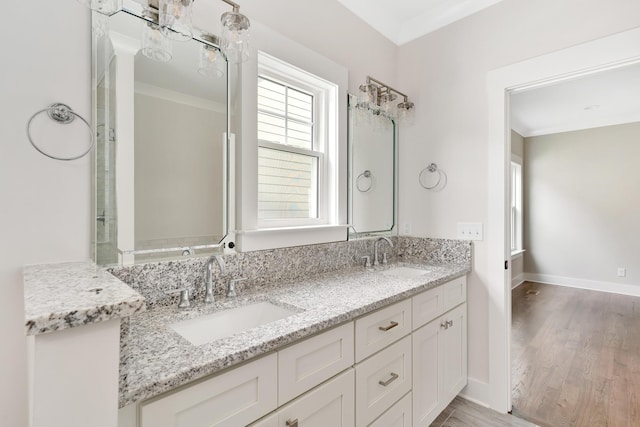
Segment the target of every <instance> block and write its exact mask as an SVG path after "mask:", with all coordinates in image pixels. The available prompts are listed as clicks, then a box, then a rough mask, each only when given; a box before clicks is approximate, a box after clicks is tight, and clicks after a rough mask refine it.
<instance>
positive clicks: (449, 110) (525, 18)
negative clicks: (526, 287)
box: [398, 0, 640, 402]
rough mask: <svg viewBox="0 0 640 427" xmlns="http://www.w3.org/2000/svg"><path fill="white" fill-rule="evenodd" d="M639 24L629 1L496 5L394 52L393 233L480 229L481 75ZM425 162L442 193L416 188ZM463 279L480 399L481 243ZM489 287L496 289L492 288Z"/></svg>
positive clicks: (483, 211) (483, 345)
mask: <svg viewBox="0 0 640 427" xmlns="http://www.w3.org/2000/svg"><path fill="white" fill-rule="evenodd" d="M639 25H640V3H638V2H636V1H632V0H613V1H611V0H606V1H605V0H588V1H585V0H563V1H561V2H558V1H556V0H539V1H535V2H532V1H527V0H505V1H503V2H501V3H499V4H497V5H495V6H493V7H491V8H489V9H486V10H485V11H483V12H480V13H478V14H476V15H473V16H471V17H468V18H466V19H464V20H462V21H459V22H457V23H454V24H452V25H450V26H448V27H445V28H443V29H441V30H439V31H437V32H435V33H432V34H429V35H426V36H424V37H422V38H420V39H418V40H416V41H414V42H411V43H409V44H406V45H404V46H402V47H401V48H400V49H399V54H398V82H399V84H400V85H401V89H402V90H404V91H406V92H407V93H409V94H410V95H411V97H412V100H413V101H414V102H415V104H416V109H417V120H416V123H417V124H416V125H415V126H413V127H411V128H406V129H401V130H400V131H401V132H400V165H401V166H400V218H399V219H400V221H399V224H400V229H401V230H402V229H403V224H404V223H411V225H412V229H413V233H414V234H417V235H419V236H432V237H447V238H453V237H455V235H456V223H457V222H466V221H470V222H471V221H474V222H475V221H479V222H483V223H485V224H486V223H487V219H488V218H487V211H488V206H487V194H488V171H487V163H488V162H487V157H488V141H487V129H488V109H487V103H488V101H487V99H488V97H487V81H486V79H487V72H488V71H490V70H493V69H496V68H499V67H503V66H506V65H509V64H513V63H516V62H519V61H523V60H525V59H528V58H532V57H535V56H539V55H542V54H545V53H549V52H552V51H556V50H559V49H562V48H564V47H569V46H573V45H576V44H579V43H581V42H585V41H588V40H593V39H596V38H599V37H602V36H605V35H609V34H612V33H617V32H620V31H623V30H626V29H630V28H634V27H637V26H639ZM430 162H436V163H437V164H438V166H439V167H441V168H442V169H443V170H445V171H446V172H447V176H448V184H447V187H446V188H445V189H444V190H443V191H440V192H428V191H425V190H422V189H421V188H420V186H419V184H418V181H417V177H418V173H419V172H420V170H421V169H422V168H424V167H425V166H426V165H427V164H429V163H430ZM473 255H474V266H473V268H474V271H473V273H472V274H471V275H470V279H469V376H470V377H471V386H472V387H470V389H471V388H472V389H473V390H471V391H468V393H469V394H470V395H471V396H472V397H474V398H476V399H478V400H483V401H484V402H488V401H489V399H488V397H487V393H488V387H487V386H486V385H487V382H488V378H489V331H488V320H489V300H488V289H489V283H487V282H486V277H487V274H488V271H489V270H488V265H487V263H488V261H487V258H488V253H487V247H486V242H476V243H475V244H474V254H473ZM494 286H496V284H494Z"/></svg>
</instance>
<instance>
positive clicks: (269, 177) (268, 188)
mask: <svg viewBox="0 0 640 427" xmlns="http://www.w3.org/2000/svg"><path fill="white" fill-rule="evenodd" d="M259 61H260V62H259V68H258V81H257V115H258V122H257V123H258V124H257V132H258V191H257V196H258V205H257V206H258V209H257V211H258V218H257V220H258V226H259V227H260V228H273V227H290V226H305V225H321V224H327V223H329V219H328V217H329V213H328V209H329V202H328V201H329V199H330V198H331V197H332V195H331V194H330V189H329V186H328V179H327V175H328V174H330V173H332V171H333V170H335V168H334V166H333V162H332V159H331V158H330V154H331V150H330V142H329V141H327V134H328V132H327V128H328V126H329V123H328V117H327V116H328V115H327V113H326V104H327V102H328V101H329V96H328V93H327V92H328V86H329V85H330V83H328V82H326V81H324V80H322V79H320V78H319V77H317V76H313V75H311V74H309V73H307V72H303V71H302V70H299V69H297V68H296V67H293V66H291V65H288V64H285V63H283V62H281V61H277V62H276V60H275V59H273V58H270V59H268V58H266V57H265V56H260V57H259Z"/></svg>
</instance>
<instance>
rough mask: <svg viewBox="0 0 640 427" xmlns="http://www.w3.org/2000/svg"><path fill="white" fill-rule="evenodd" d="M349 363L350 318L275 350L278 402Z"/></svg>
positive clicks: (312, 385) (295, 394)
mask: <svg viewBox="0 0 640 427" xmlns="http://www.w3.org/2000/svg"><path fill="white" fill-rule="evenodd" d="M351 365H353V322H349V323H347V324H346V325H342V326H339V327H337V328H335V329H332V330H330V331H328V332H324V333H322V334H320V335H316V336H315V337H312V338H309V339H307V340H304V341H302V342H301V343H298V344H295V345H292V346H291V347H288V348H285V349H284V350H281V351H279V352H278V368H279V369H278V381H279V394H278V404H279V405H282V404H284V403H286V402H288V401H290V400H291V399H293V398H294V397H296V396H298V395H300V394H302V393H304V392H305V391H307V390H309V389H311V388H313V387H315V386H316V385H318V384H320V383H321V382H323V381H325V380H328V379H329V378H331V377H332V376H334V375H336V374H337V373H339V372H342V371H344V370H345V369H347V368H348V367H350V366H351Z"/></svg>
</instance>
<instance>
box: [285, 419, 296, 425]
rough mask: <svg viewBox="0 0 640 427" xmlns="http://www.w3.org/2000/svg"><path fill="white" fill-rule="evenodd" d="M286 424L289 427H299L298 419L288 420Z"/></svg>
mask: <svg viewBox="0 0 640 427" xmlns="http://www.w3.org/2000/svg"><path fill="white" fill-rule="evenodd" d="M285 424H286V425H287V427H298V419H297V418H296V419H295V420H287V422H286V423H285Z"/></svg>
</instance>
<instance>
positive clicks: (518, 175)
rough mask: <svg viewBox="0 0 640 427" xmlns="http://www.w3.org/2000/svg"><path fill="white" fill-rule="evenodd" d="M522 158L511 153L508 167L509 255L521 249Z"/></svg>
mask: <svg viewBox="0 0 640 427" xmlns="http://www.w3.org/2000/svg"><path fill="white" fill-rule="evenodd" d="M522 163H523V162H522V158H521V157H520V156H517V155H515V154H513V155H512V156H511V162H510V168H509V172H510V173H509V190H510V191H509V198H510V203H509V205H510V220H509V221H510V247H511V255H516V254H517V253H520V252H522V251H523V250H524V249H523V210H522V209H523V182H522V181H523V174H522V169H523V165H522Z"/></svg>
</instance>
